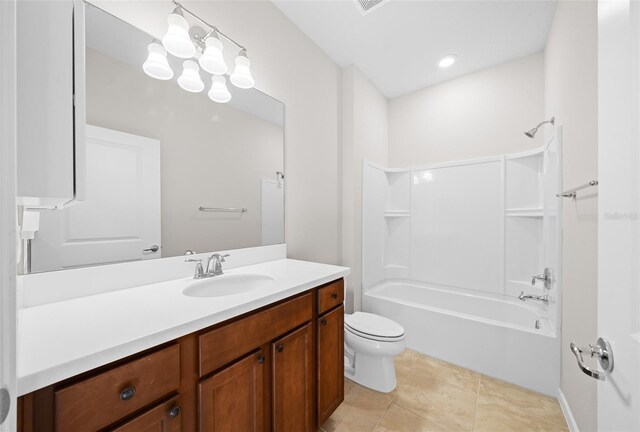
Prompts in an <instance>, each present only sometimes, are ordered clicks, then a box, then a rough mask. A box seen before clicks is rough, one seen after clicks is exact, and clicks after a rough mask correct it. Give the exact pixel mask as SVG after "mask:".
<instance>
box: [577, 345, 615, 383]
mask: <svg viewBox="0 0 640 432" xmlns="http://www.w3.org/2000/svg"><path fill="white" fill-rule="evenodd" d="M569 348H571V351H572V352H573V355H575V356H576V360H577V361H578V367H579V368H580V370H581V371H582V372H584V373H585V374H586V375H589V376H590V377H591V378H595V379H597V380H599V381H604V378H605V374H604V373H603V372H600V371H597V370H594V369H591V368H590V367H588V366H587V365H586V364H585V363H584V360H583V359H582V353H587V354H589V356H590V357H598V361H599V363H600V366H601V367H602V369H604V370H605V372H611V371H613V350H612V349H611V344H610V343H609V341H608V340H606V339H605V338H598V342H597V343H596V345H591V344H589V346H588V347H587V348H580V347H579V346H577V345H576V344H574V343H573V342H571V344H570V345H569Z"/></svg>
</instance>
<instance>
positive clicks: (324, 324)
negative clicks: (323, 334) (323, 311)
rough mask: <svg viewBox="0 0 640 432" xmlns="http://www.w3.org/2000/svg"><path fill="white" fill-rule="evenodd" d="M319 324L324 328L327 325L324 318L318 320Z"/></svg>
mask: <svg viewBox="0 0 640 432" xmlns="http://www.w3.org/2000/svg"><path fill="white" fill-rule="evenodd" d="M320 324H322V325H323V326H326V325H327V319H326V318H322V319H321V320H320Z"/></svg>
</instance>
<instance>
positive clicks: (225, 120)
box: [31, 4, 284, 272]
mask: <svg viewBox="0 0 640 432" xmlns="http://www.w3.org/2000/svg"><path fill="white" fill-rule="evenodd" d="M85 27H86V50H85V62H86V118H87V158H86V168H87V196H86V200H85V201H84V202H80V203H77V204H75V205H73V206H70V207H68V208H65V209H62V210H53V211H51V210H48V211H44V210H43V211H41V212H40V229H39V230H38V231H37V232H36V234H35V238H34V239H33V240H32V241H31V272H43V271H51V270H59V269H68V268H76V267H82V266H92V265H98V264H107V263H116V262H127V261H135V260H144V259H153V258H160V257H170V256H176V255H183V254H185V252H186V251H188V250H191V251H195V252H208V251H217V250H226V249H236V248H246V247H254V246H261V245H271V244H277V243H283V242H284V174H283V172H284V166H283V165H284V131H283V125H284V106H283V104H282V103H281V102H279V101H277V100H275V99H273V98H272V97H270V96H268V95H266V94H264V93H262V92H260V91H258V90H256V89H248V90H243V89H238V88H236V87H234V86H233V85H231V84H230V83H228V84H227V86H228V88H229V91H230V92H231V100H230V101H229V102H227V103H217V102H214V101H212V100H211V99H210V98H209V97H208V96H207V93H208V91H209V88H210V87H211V75H209V74H207V73H203V72H202V71H201V72H200V75H201V78H202V81H203V82H204V85H205V88H204V90H202V92H200V93H190V92H187V91H185V90H183V89H182V88H180V86H179V85H178V83H177V79H178V77H179V76H180V74H181V73H182V63H183V60H182V59H178V58H176V57H172V56H171V55H169V56H168V60H169V64H170V66H171V69H172V70H173V78H172V79H169V80H159V79H154V78H152V77H150V76H148V75H147V74H145V73H144V71H143V68H142V65H143V63H144V62H145V60H146V58H147V46H148V45H149V43H151V42H152V41H153V40H154V38H153V37H152V36H151V35H149V34H147V33H145V32H143V31H141V30H140V29H138V28H136V27H134V26H132V25H131V24H129V23H127V22H124V21H122V20H120V19H119V18H116V17H114V16H112V15H110V14H109V13H107V12H105V11H103V10H101V9H99V8H97V7H95V6H93V5H90V4H86V23H85ZM225 54H226V56H228V57H227V58H226V60H227V64H228V65H230V66H231V65H233V58H234V56H235V55H236V54H237V52H235V51H233V52H226V51H225Z"/></svg>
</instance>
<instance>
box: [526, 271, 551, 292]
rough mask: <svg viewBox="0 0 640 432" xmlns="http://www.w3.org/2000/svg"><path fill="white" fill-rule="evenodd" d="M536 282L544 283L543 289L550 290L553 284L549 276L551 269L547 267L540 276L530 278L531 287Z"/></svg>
mask: <svg viewBox="0 0 640 432" xmlns="http://www.w3.org/2000/svg"><path fill="white" fill-rule="evenodd" d="M536 281H543V282H544V287H545V288H546V289H550V288H551V282H553V276H552V275H551V269H550V268H549V267H546V268H545V269H544V272H543V273H542V274H539V275H534V276H532V277H531V285H534V286H535V284H536Z"/></svg>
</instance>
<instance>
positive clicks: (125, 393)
mask: <svg viewBox="0 0 640 432" xmlns="http://www.w3.org/2000/svg"><path fill="white" fill-rule="evenodd" d="M135 395H136V388H135V387H133V386H129V387H126V388H125V389H124V390H122V391H121V392H120V400H123V401H128V400H130V399H132V398H133V397H134V396H135Z"/></svg>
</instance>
